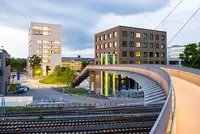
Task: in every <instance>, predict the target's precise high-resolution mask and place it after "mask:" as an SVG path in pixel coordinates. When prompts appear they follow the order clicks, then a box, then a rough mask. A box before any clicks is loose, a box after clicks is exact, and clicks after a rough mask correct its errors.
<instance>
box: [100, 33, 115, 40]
mask: <svg viewBox="0 0 200 134" xmlns="http://www.w3.org/2000/svg"><path fill="white" fill-rule="evenodd" d="M112 37H113V38H115V37H117V32H113V33H109V34H105V35H103V36H100V37H96V42H98V41H100V40H106V39H111V38H112Z"/></svg>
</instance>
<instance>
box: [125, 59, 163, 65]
mask: <svg viewBox="0 0 200 134" xmlns="http://www.w3.org/2000/svg"><path fill="white" fill-rule="evenodd" d="M121 64H165V62H164V61H139V60H138V61H129V62H128V61H122V62H121Z"/></svg>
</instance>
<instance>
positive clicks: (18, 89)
mask: <svg viewBox="0 0 200 134" xmlns="http://www.w3.org/2000/svg"><path fill="white" fill-rule="evenodd" d="M28 90H29V87H27V86H16V90H15V92H14V94H23V93H25V92H27V91H28Z"/></svg>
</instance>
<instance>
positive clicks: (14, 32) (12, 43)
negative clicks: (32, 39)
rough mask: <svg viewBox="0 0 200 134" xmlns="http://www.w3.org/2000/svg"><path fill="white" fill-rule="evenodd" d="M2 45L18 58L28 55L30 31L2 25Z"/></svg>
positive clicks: (0, 29)
mask: <svg viewBox="0 0 200 134" xmlns="http://www.w3.org/2000/svg"><path fill="white" fill-rule="evenodd" d="M0 31H1V32H0V45H2V46H4V49H5V50H6V51H7V52H8V53H9V54H11V56H15V57H18V58H23V57H27V55H28V44H27V42H28V38H24V37H28V33H27V32H26V31H23V30H18V29H13V28H9V27H2V26H0ZM26 44H27V45H26Z"/></svg>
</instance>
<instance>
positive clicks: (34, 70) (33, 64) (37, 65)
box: [29, 55, 42, 77]
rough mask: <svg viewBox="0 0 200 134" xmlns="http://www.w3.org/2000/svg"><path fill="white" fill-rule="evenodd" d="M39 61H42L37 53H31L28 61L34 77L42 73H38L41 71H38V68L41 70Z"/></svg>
mask: <svg viewBox="0 0 200 134" xmlns="http://www.w3.org/2000/svg"><path fill="white" fill-rule="evenodd" d="M41 62H42V58H40V57H39V56H37V55H33V56H32V57H30V59H29V63H30V66H31V68H32V74H33V77H35V76H36V77H39V76H38V75H42V74H40V72H42V71H39V70H42V69H41V64H40V63H41Z"/></svg>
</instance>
